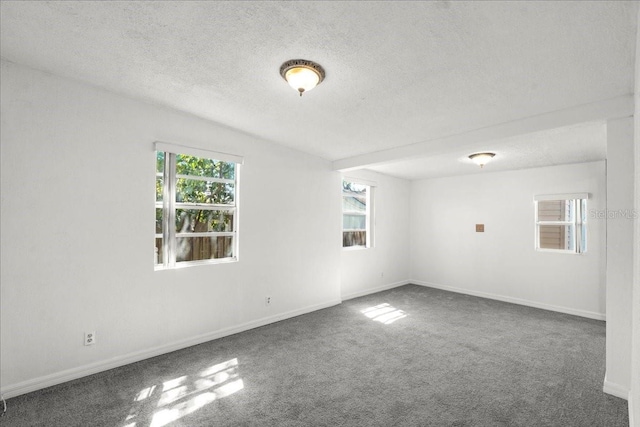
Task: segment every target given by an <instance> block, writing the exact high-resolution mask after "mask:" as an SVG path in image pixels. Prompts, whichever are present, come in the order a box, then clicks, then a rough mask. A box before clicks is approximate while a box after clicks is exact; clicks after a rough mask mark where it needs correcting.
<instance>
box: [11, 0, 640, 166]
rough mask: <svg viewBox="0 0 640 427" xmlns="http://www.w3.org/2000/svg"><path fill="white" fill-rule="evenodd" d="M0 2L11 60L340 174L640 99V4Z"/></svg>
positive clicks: (570, 2) (608, 2) (612, 2)
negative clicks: (637, 85) (296, 82)
mask: <svg viewBox="0 0 640 427" xmlns="http://www.w3.org/2000/svg"><path fill="white" fill-rule="evenodd" d="M0 4H1V15H0V19H1V21H0V24H1V25H0V27H1V28H0V31H1V33H0V40H1V54H2V56H3V57H4V58H6V59H8V60H10V61H14V62H17V63H21V64H24V65H27V66H31V67H34V68H38V69H42V70H45V71H49V72H52V73H55V74H58V75H62V76H67V77H71V78H75V79H79V80H82V81H85V82H88V83H90V84H94V85H97V86H99V87H103V88H106V89H108V90H111V91H114V92H118V93H122V94H125V95H127V96H132V97H135V98H141V99H144V100H146V101H149V102H153V103H156V104H160V105H165V106H169V107H171V108H175V109H178V110H181V111H185V112H188V113H191V114H194V115H196V116H199V117H203V118H206V119H210V120H213V121H216V122H218V123H221V124H224V125H227V126H230V127H233V128H236V129H239V130H242V131H244V132H248V133H251V134H254V135H257V136H259V137H261V138H264V139H268V140H271V141H274V142H277V143H280V144H283V145H287V146H290V147H292V148H295V149H298V150H301V151H305V152H307V153H311V154H314V155H318V156H321V157H324V158H326V159H329V160H337V159H343V158H347V157H352V156H357V155H360V154H365V153H371V152H376V151H381V150H386V149H390V148H394V147H401V146H404V145H408V144H413V143H418V142H421V141H428V140H432V139H435V138H440V137H444V136H447V135H452V134H459V133H463V132H466V131H470V130H474V129H479V128H482V127H487V126H492V125H495V124H500V123H504V122H508V121H512V120H517V119H519V118H524V117H530V116H534V115H537V114H542V113H547V112H551V111H556V110H560V109H564V108H568V107H572V106H575V105H580V104H586V103H590V102H595V101H599V100H604V99H610V98H614V97H617V96H621V95H627V94H630V93H633V75H634V73H633V67H634V62H635V33H636V17H637V10H638V3H636V2H615V1H603V2H574V1H569V2H525V1H523V2H448V1H437V2H364V1H354V2H313V1H309V2H251V1H243V2H170V1H167V2H137V1H123V2H84V1H80V2H73V1H63V2H42V1H38V2H30V1H21V2H13V1H2V2H1V3H0ZM293 58H304V59H310V60H314V61H316V62H318V63H320V64H321V65H322V66H323V67H324V68H325V70H326V73H327V75H326V80H325V81H324V82H323V83H322V84H321V85H320V86H318V87H317V88H316V89H314V90H313V91H311V92H308V93H306V94H305V95H304V96H303V97H302V98H300V97H298V96H297V94H296V92H295V91H293V90H292V89H291V88H289V86H288V85H287V84H286V83H285V82H284V81H283V80H282V78H281V77H280V75H279V72H278V71H279V67H280V65H281V64H282V63H283V62H284V61H286V60H288V59H293ZM533 142H536V141H532V143H533ZM392 172H393V171H391V170H389V171H388V173H392Z"/></svg>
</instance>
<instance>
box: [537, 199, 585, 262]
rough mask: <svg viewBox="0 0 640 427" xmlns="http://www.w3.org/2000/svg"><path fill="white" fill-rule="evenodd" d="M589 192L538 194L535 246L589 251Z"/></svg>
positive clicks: (538, 247)
mask: <svg viewBox="0 0 640 427" xmlns="http://www.w3.org/2000/svg"><path fill="white" fill-rule="evenodd" d="M588 197H589V195H588V194H556V195H543V196H536V197H535V198H534V200H535V216H536V249H537V250H545V251H558V252H565V253H577V254H579V253H584V252H586V251H587V215H586V213H587V199H588Z"/></svg>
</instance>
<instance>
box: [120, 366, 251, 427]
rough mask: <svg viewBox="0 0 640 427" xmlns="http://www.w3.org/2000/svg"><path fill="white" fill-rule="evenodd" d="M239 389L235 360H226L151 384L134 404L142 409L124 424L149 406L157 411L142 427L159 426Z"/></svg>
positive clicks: (136, 411) (132, 413) (240, 387)
mask: <svg viewBox="0 0 640 427" xmlns="http://www.w3.org/2000/svg"><path fill="white" fill-rule="evenodd" d="M243 388H244V383H243V381H242V378H240V375H239V373H238V359H236V358H234V359H230V360H227V361H226V362H222V363H218V364H215V365H213V366H210V367H208V368H206V369H204V370H202V371H201V372H198V373H196V374H193V375H183V376H180V377H177V378H174V379H172V380H169V381H165V382H163V383H162V387H161V388H160V387H159V385H152V386H149V387H146V388H144V389H142V390H141V391H140V392H139V393H138V395H137V397H136V399H135V402H140V403H139V404H138V405H143V407H137V408H132V411H131V413H130V415H129V416H128V417H127V419H126V420H125V422H129V421H132V420H133V419H134V418H135V417H136V413H142V412H145V411H143V410H144V409H147V408H148V409H151V408H150V406H151V405H153V406H155V407H156V408H158V409H157V410H156V411H155V412H154V413H153V416H152V419H151V423H149V422H148V420H146V422H144V425H149V426H150V427H163V426H165V425H167V424H169V423H171V422H173V421H176V420H178V419H180V418H182V417H184V416H186V415H189V414H191V413H193V412H195V411H197V410H198V409H200V408H202V407H204V406H205V405H208V404H210V403H211V402H213V401H214V400H216V399H221V398H224V397H227V396H230V395H232V394H234V393H237V392H238V391H240V390H242V389H243ZM160 389H161V390H162V392H160ZM134 409H137V410H135V411H134ZM143 421H144V420H143ZM143 421H140V420H138V421H137V422H143ZM135 426H136V422H133V423H129V424H126V427H135Z"/></svg>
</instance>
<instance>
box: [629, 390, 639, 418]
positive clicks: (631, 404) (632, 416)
mask: <svg viewBox="0 0 640 427" xmlns="http://www.w3.org/2000/svg"><path fill="white" fill-rule="evenodd" d="M627 405H628V406H629V427H638V426H636V420H635V418H634V415H635V414H634V413H633V412H634V410H635V407H634V402H633V395H632V393H631V392H629V398H628V399H627Z"/></svg>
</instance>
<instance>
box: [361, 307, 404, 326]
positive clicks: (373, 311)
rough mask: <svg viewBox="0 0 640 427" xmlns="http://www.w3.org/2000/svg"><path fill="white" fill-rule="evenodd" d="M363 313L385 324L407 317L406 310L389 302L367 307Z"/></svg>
mask: <svg viewBox="0 0 640 427" xmlns="http://www.w3.org/2000/svg"><path fill="white" fill-rule="evenodd" d="M361 313H362V314H364V315H365V316H367V317H368V318H369V319H371V320H374V321H376V322H380V323H382V324H385V325H389V324H391V323H393V322H395V321H396V320H400V319H402V318H404V317H407V315H406V313H405V312H404V311H402V310H399V309H397V308H395V307H393V306H391V305H389V304H387V303H384V304H379V305H376V306H374V307H369V308H365V309H364V310H362V311H361Z"/></svg>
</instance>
